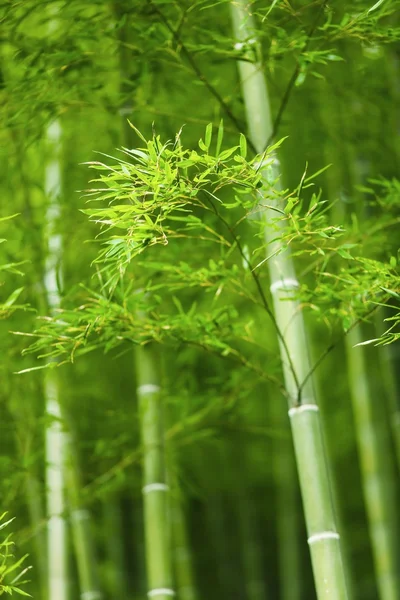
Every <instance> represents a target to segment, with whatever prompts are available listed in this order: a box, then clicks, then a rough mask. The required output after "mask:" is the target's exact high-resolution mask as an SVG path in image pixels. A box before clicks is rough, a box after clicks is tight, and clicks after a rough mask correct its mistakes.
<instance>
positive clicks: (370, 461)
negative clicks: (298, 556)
mask: <svg viewBox="0 0 400 600" xmlns="http://www.w3.org/2000/svg"><path fill="white" fill-rule="evenodd" d="M362 339H363V338H362V336H361V335H360V330H359V328H354V329H353V330H352V331H351V332H350V333H349V335H348V340H349V342H348V344H347V345H346V350H347V360H348V363H349V377H350V390H351V395H352V400H353V413H354V418H355V423H356V440H357V445H358V451H359V456H360V463H361V472H362V483H363V488H364V497H365V502H366V507H367V513H368V521H369V531H370V535H371V541H372V549H373V555H374V562H375V569H376V575H377V583H378V590H379V596H380V598H381V599H382V600H395V599H397V598H399V596H400V575H399V556H398V547H397V532H398V531H399V529H398V526H399V523H398V517H397V514H396V512H397V511H396V504H395V493H394V482H395V480H394V477H391V473H390V466H391V463H390V447H389V443H388V442H389V436H388V432H387V431H385V429H386V427H385V423H384V422H383V419H382V417H383V415H382V414H381V413H382V409H383V405H382V404H381V403H380V405H379V406H377V405H376V402H375V399H373V398H372V397H371V393H370V388H369V385H368V379H367V377H366V373H367V368H366V364H365V352H364V348H363V347H358V348H355V347H354V346H355V345H356V344H358V343H360V342H361V341H362Z"/></svg>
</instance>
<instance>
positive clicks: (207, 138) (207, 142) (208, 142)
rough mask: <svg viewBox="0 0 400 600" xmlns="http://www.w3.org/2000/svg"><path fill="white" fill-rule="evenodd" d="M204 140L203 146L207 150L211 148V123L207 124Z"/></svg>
mask: <svg viewBox="0 0 400 600" xmlns="http://www.w3.org/2000/svg"><path fill="white" fill-rule="evenodd" d="M204 140H205V145H206V147H207V150H208V149H209V148H210V146H211V140H212V123H209V124H208V125H207V127H206V134H205V136H204Z"/></svg>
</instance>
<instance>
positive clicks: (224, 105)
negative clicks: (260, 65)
mask: <svg viewBox="0 0 400 600" xmlns="http://www.w3.org/2000/svg"><path fill="white" fill-rule="evenodd" d="M150 4H151V5H152V6H153V8H154V10H155V12H156V13H157V14H158V15H159V17H160V19H161V20H162V22H163V23H164V25H165V26H166V27H167V29H168V30H169V31H170V33H171V34H172V36H173V38H174V40H175V41H176V43H177V44H179V47H180V49H181V51H182V53H183V54H184V55H185V57H186V60H187V61H188V63H189V64H190V66H191V67H192V69H193V71H194V73H195V74H196V75H197V77H198V79H199V80H200V81H201V82H202V83H203V84H204V85H205V87H206V88H207V89H208V91H209V92H210V93H211V95H212V96H214V98H215V99H216V100H217V102H218V103H219V105H220V107H221V108H222V109H223V111H224V112H225V114H226V116H227V117H228V118H229V120H230V121H231V122H232V123H233V124H234V126H235V127H236V129H237V130H238V131H240V132H242V131H243V129H244V127H243V126H242V124H241V123H240V122H239V120H238V119H237V118H236V116H235V115H234V113H233V112H232V110H231V109H230V108H229V106H228V104H227V103H226V102H225V100H224V99H223V97H222V96H221V94H220V93H219V91H218V90H217V88H216V87H214V86H213V85H212V83H210V81H209V80H208V79H207V77H206V76H205V75H204V73H203V72H202V70H201V69H200V67H199V65H198V64H197V62H196V61H195V59H194V58H193V56H192V54H191V52H189V50H188V49H187V47H186V46H185V44H184V42H183V41H182V38H181V37H180V35H179V33H178V31H176V30H175V29H174V28H173V27H172V25H171V24H170V22H169V21H168V19H167V18H166V16H165V15H164V13H163V12H162V11H161V10H160V9H159V7H158V6H157V5H156V4H154V3H153V2H152V0H150ZM247 144H248V146H249V148H251V150H252V152H254V154H257V150H256V148H255V146H254V145H253V143H252V141H251V140H250V139H247Z"/></svg>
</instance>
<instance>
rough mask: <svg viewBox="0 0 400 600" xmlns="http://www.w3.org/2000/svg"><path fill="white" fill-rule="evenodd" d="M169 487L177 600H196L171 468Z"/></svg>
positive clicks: (182, 512) (182, 507)
mask: <svg viewBox="0 0 400 600" xmlns="http://www.w3.org/2000/svg"><path fill="white" fill-rule="evenodd" d="M168 477H169V481H170V486H171V495H170V518H171V529H172V559H173V566H174V573H175V581H176V594H177V597H178V598H179V600H198V594H197V590H196V586H195V583H194V578H193V568H192V567H193V565H192V553H191V550H190V544H189V539H188V532H187V523H186V514H185V505H184V499H183V498H182V494H181V490H180V487H179V483H178V478H177V477H176V474H175V469H174V467H173V466H171V467H170V469H169V470H168Z"/></svg>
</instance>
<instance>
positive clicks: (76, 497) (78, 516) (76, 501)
mask: <svg viewBox="0 0 400 600" xmlns="http://www.w3.org/2000/svg"><path fill="white" fill-rule="evenodd" d="M66 443H67V448H66V483H67V495H68V500H69V514H70V518H71V529H72V540H73V544H74V550H75V556H76V561H77V568H78V579H79V590H80V597H81V599H82V600H102V598H103V594H102V593H101V591H100V588H99V576H98V568H97V560H96V557H95V552H94V545H93V535H92V530H91V517H90V512H89V510H88V509H87V508H85V507H84V506H83V502H82V497H81V496H82V492H81V490H82V482H81V476H80V471H79V462H78V456H77V450H76V444H75V442H74V440H73V437H72V434H71V433H68V434H67V436H66Z"/></svg>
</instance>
